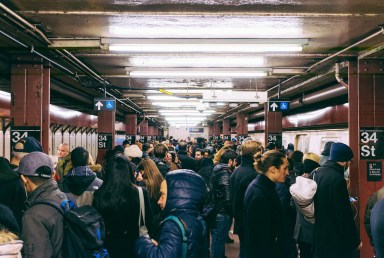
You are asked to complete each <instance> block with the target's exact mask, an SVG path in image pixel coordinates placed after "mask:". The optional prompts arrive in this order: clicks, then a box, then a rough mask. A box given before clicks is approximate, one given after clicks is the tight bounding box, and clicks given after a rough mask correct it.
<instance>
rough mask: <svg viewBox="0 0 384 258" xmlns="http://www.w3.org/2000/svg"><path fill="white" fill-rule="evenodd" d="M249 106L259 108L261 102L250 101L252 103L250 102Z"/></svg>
mask: <svg viewBox="0 0 384 258" xmlns="http://www.w3.org/2000/svg"><path fill="white" fill-rule="evenodd" d="M249 107H251V108H257V107H259V103H250V104H249Z"/></svg>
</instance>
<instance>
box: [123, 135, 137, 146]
mask: <svg viewBox="0 0 384 258" xmlns="http://www.w3.org/2000/svg"><path fill="white" fill-rule="evenodd" d="M125 139H126V140H127V141H129V145H132V144H135V143H136V135H126V136H125Z"/></svg>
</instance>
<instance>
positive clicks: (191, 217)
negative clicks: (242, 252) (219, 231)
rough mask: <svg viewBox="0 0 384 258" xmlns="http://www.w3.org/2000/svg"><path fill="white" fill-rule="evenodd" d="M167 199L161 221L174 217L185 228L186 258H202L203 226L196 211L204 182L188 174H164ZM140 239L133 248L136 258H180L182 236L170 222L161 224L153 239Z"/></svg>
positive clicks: (194, 175)
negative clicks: (154, 241) (164, 218)
mask: <svg viewBox="0 0 384 258" xmlns="http://www.w3.org/2000/svg"><path fill="white" fill-rule="evenodd" d="M166 181H167V187H168V195H167V203H166V206H165V209H164V211H163V212H164V217H167V216H169V215H174V216H176V217H178V218H179V219H180V220H181V221H182V223H183V224H184V225H185V228H186V232H187V233H186V234H187V238H188V240H187V244H188V252H187V257H189V258H192V257H193V258H195V257H196V258H197V257H198V258H202V257H206V256H204V255H205V254H206V253H207V252H206V250H207V248H208V247H207V246H206V238H205V235H204V234H205V232H204V228H203V222H202V219H201V217H200V213H199V207H200V206H201V203H202V201H203V196H204V188H205V186H204V181H203V179H202V178H201V176H199V175H198V174H197V173H195V172H193V171H191V170H185V169H179V170H174V171H171V172H169V173H167V176H166ZM155 240H156V241H157V242H158V245H157V246H156V245H155V244H153V243H152V241H151V239H149V238H148V237H145V236H142V237H140V238H139V239H138V240H137V241H136V244H135V251H136V254H137V257H139V258H143V257H157V258H173V257H174V258H180V257H182V232H181V230H180V228H179V227H178V226H177V224H176V223H175V222H174V221H165V222H163V223H162V224H161V227H160V232H159V234H158V236H157V237H156V239H155Z"/></svg>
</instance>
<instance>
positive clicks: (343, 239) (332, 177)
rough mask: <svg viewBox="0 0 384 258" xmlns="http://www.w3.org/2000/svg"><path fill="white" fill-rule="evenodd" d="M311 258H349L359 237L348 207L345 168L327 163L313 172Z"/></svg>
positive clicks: (358, 242) (357, 243) (358, 241)
mask: <svg viewBox="0 0 384 258" xmlns="http://www.w3.org/2000/svg"><path fill="white" fill-rule="evenodd" d="M315 181H316V183H317V191H316V194H315V198H314V200H315V216H316V223H315V233H314V243H313V245H314V257H317V258H323V257H327V258H333V257H334V258H344V257H350V256H351V254H352V253H353V251H354V250H355V249H356V248H357V247H358V246H359V244H360V236H359V233H358V232H357V229H356V226H355V222H354V220H353V214H352V209H351V206H350V203H349V195H348V190H347V183H346V181H345V179H344V168H343V167H342V166H340V165H339V164H338V163H337V162H335V161H331V160H328V161H327V162H325V163H324V165H323V166H322V167H320V168H319V169H318V170H317V172H316V177H315Z"/></svg>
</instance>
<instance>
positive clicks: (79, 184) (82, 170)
mask: <svg viewBox="0 0 384 258" xmlns="http://www.w3.org/2000/svg"><path fill="white" fill-rule="evenodd" d="M88 161H89V153H88V151H87V150H86V149H84V148H83V147H77V148H75V149H73V151H72V152H71V162H72V168H71V169H70V170H69V171H68V173H67V174H66V175H65V176H64V179H63V184H62V191H63V192H64V193H68V197H69V199H71V201H73V202H74V203H76V205H77V206H82V205H92V200H93V192H94V191H96V190H97V189H99V188H100V186H101V184H102V183H103V181H102V180H101V179H99V178H97V176H96V173H95V172H93V171H92V170H91V168H90V167H89V166H88Z"/></svg>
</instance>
